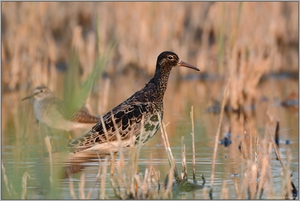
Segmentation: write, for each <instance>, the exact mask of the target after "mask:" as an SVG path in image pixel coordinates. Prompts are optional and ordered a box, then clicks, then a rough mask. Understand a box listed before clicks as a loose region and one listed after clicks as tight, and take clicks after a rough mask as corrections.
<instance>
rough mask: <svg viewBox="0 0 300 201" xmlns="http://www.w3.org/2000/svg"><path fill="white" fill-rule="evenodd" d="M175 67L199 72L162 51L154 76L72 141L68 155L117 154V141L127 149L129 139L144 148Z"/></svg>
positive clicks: (158, 118) (160, 110)
mask: <svg viewBox="0 0 300 201" xmlns="http://www.w3.org/2000/svg"><path fill="white" fill-rule="evenodd" d="M174 67H187V68H191V69H194V70H197V71H199V69H198V68H196V67H194V66H192V65H190V64H188V63H186V62H184V61H182V60H180V59H179V57H178V56H177V54H175V53H174V52H170V51H165V52H162V53H161V54H160V55H159V56H158V58H157V63H156V70H155V74H154V77H153V78H152V79H151V80H150V81H149V82H148V83H147V84H146V86H145V87H144V88H142V89H141V90H139V91H137V92H136V93H134V94H133V95H132V96H131V97H129V98H128V99H127V100H125V101H124V102H122V103H121V104H119V105H118V106H116V107H115V108H113V109H112V110H111V111H109V112H108V113H106V114H105V115H104V116H103V117H102V119H103V121H99V122H98V123H97V124H96V125H95V126H94V127H93V128H92V129H91V130H90V131H89V132H88V133H86V134H85V135H84V136H82V137H80V138H78V139H76V140H74V141H73V142H71V143H70V144H69V148H70V150H71V152H73V153H74V155H76V154H77V153H83V152H89V151H95V152H98V153H99V154H104V155H105V154H109V153H110V152H114V153H116V152H118V150H119V148H118V147H119V142H121V146H122V147H123V148H128V147H130V143H131V139H132V137H134V139H135V141H134V145H135V146H138V147H140V146H142V145H144V144H145V143H146V142H147V141H148V140H150V139H151V138H152V137H153V136H154V135H155V134H156V132H157V130H158V129H159V126H160V122H159V120H162V118H163V112H164V107H163V97H164V94H165V91H166V89H167V84H168V78H169V75H170V72H171V70H172V68H174ZM158 116H159V117H158ZM118 139H120V140H118Z"/></svg>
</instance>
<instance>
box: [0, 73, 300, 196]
mask: <svg viewBox="0 0 300 201" xmlns="http://www.w3.org/2000/svg"><path fill="white" fill-rule="evenodd" d="M119 81H120V82H122V80H119ZM140 84H141V83H139V82H138V83H136V82H135V81H134V80H131V81H129V82H128V86H133V87H132V89H131V90H128V89H126V90H124V91H122V90H121V91H122V92H120V93H119V94H113V93H111V94H109V98H108V99H109V100H110V101H109V102H108V105H107V108H111V107H113V106H114V105H116V104H118V103H119V102H121V101H122V100H124V99H125V98H127V97H128V96H129V95H131V94H132V93H133V92H134V91H135V90H137V89H139V86H140ZM276 84H278V85H280V86H281V88H280V90H281V91H282V93H281V94H282V96H285V95H286V94H287V93H288V92H287V91H288V88H289V87H290V85H291V82H290V81H288V80H281V81H277V82H276ZM294 84H297V83H295V82H293V81H292V85H294ZM212 85H214V83H212V82H211V83H204V84H203V83H199V82H197V80H192V81H182V82H181V83H180V84H179V85H178V83H177V82H175V79H172V77H171V79H170V83H169V87H168V89H167V92H166V95H165V100H164V104H165V115H164V122H165V123H168V122H169V124H168V126H167V129H166V130H167V133H168V137H169V143H170V146H171V149H172V153H173V156H174V158H175V162H176V166H177V169H178V171H179V173H180V172H181V140H182V137H184V144H185V148H186V162H187V173H188V178H189V179H192V137H191V130H192V126H191V120H190V109H191V106H193V108H194V121H195V151H196V156H195V157H196V179H197V180H198V181H199V182H200V183H202V180H201V178H200V175H204V177H205V178H206V185H205V188H206V189H198V190H196V191H194V192H177V193H178V194H174V198H175V199H205V198H208V197H207V196H208V191H209V185H210V181H211V172H212V156H213V152H214V151H213V150H214V143H215V135H216V132H217V127H218V123H219V116H220V115H219V114H212V113H208V112H206V108H207V107H209V106H210V104H209V103H210V101H211V100H210V96H211V95H210V94H209V92H211V93H214V91H212V89H213V87H214V86H212ZM270 85H274V81H271V82H269V83H268V82H265V83H263V84H262V85H261V86H260V87H261V90H262V91H264V90H266V89H267V88H268V87H270ZM117 86H119V85H118V84H117V83H116V84H113V85H112V86H111V88H110V90H111V91H118V87H117ZM220 88H221V87H220ZM220 88H219V91H220V92H219V94H220V96H219V97H222V94H223V90H224V89H223V88H221V89H220ZM130 91H131V92H130ZM268 93H270V94H271V93H272V92H267V93H262V94H264V96H266V97H269V100H270V97H271V99H272V98H274V97H272V96H271V95H270V94H268ZM112 97H114V98H112ZM100 98H101V97H100ZM220 101H221V100H220ZM274 102H276V101H273V102H272V103H267V106H268V107H271V108H273V109H274V110H276V114H277V118H278V119H279V121H280V139H281V140H290V142H291V144H289V145H285V144H280V149H279V150H280V153H281V157H282V159H283V162H284V163H285V164H286V159H287V156H289V155H290V154H291V156H292V158H291V162H290V164H289V165H290V170H293V171H295V172H294V173H293V177H292V181H293V182H294V184H295V186H296V188H297V189H298V182H299V181H298V166H299V161H298V158H299V155H298V151H299V150H298V113H297V112H295V111H292V110H290V109H288V108H284V107H281V106H276V104H273V103H274ZM3 104H5V101H4V103H3ZM259 104H261V105H259ZM259 104H258V106H257V107H258V109H257V110H256V116H255V117H254V120H255V124H254V125H255V128H253V129H254V130H256V136H257V137H259V139H260V140H262V141H261V142H263V140H264V139H265V133H266V129H267V127H266V124H267V121H266V120H261V119H263V117H265V116H266V110H264V109H261V108H264V107H265V106H264V105H263V104H265V103H259ZM270 105H271V106H270ZM27 106H28V107H27ZM3 107H4V106H3ZM19 108H20V109H19V113H21V114H19V113H15V114H11V116H10V117H9V116H4V115H3V118H5V117H6V118H8V119H7V120H5V122H8V124H9V123H10V124H12V125H13V126H12V125H11V126H10V127H9V126H6V129H4V130H2V131H3V132H2V145H3V146H2V161H3V166H4V168H5V173H6V175H7V177H8V182H9V183H8V186H9V188H10V189H13V190H11V192H10V194H11V196H10V195H9V193H7V192H6V190H5V189H6V185H5V183H3V180H2V184H4V185H2V191H3V190H5V191H4V196H5V197H6V198H9V197H15V198H19V197H20V195H21V192H25V189H27V192H26V193H24V195H25V198H27V199H51V198H52V199H72V196H71V194H70V180H69V179H68V178H67V179H56V180H55V179H54V180H55V182H54V183H55V185H56V186H55V187H54V188H53V187H49V186H47V185H46V183H47V182H46V181H48V180H49V179H48V178H49V169H48V165H47V164H46V165H45V166H46V168H45V169H43V168H41V167H42V164H43V160H41V158H43V157H45V156H46V155H47V150H46V148H45V142H44V137H45V136H46V135H47V132H46V131H44V130H41V128H40V127H39V126H37V124H36V122H35V121H34V117H33V114H32V111H31V112H30V111H29V112H28V110H30V109H32V108H30V103H21V104H20V105H19ZM26 111H27V112H26ZM14 115H15V116H14ZM17 115H19V117H18V118H20V119H21V120H22V119H26V120H24V121H26V122H25V123H24V125H22V124H21V123H20V125H18V119H16V118H17ZM11 117H14V118H15V119H13V118H11ZM21 122H22V121H21ZM228 122H229V121H228V118H227V117H226V115H225V116H224V120H223V127H222V129H221V135H220V140H221V139H223V138H224V136H223V134H222V133H225V132H228ZM22 126H23V127H22ZM11 128H14V129H11ZM271 131H272V132H274V131H275V127H274V128H273V127H272V128H271ZM234 136H242V134H238V135H234ZM240 140H241V137H235V138H233V139H232V144H231V145H230V146H228V147H225V146H224V145H219V146H218V151H217V159H216V168H215V178H214V183H213V198H215V199H219V198H220V197H221V189H222V185H223V182H224V181H225V182H226V186H227V188H228V196H229V198H232V199H234V198H237V197H236V195H237V194H236V192H235V185H236V184H239V183H238V182H240V181H241V179H242V176H243V173H244V170H245V168H246V165H245V163H246V160H245V159H244V158H243V156H242V154H240V152H239V150H238V145H239V142H240ZM52 142H53V144H52V149H53V150H54V151H56V152H58V153H59V152H60V151H62V150H63V148H62V146H61V145H63V144H66V143H67V137H66V135H64V134H62V135H60V134H54V136H53V139H52ZM56 143H57V144H56ZM150 158H152V165H153V167H154V169H155V170H157V171H159V172H160V183H161V184H163V181H164V179H165V177H166V175H167V173H168V171H169V163H168V159H167V155H166V151H165V148H164V146H163V141H162V137H161V133H160V131H159V132H158V133H157V134H156V136H155V137H153V138H152V140H151V141H150V142H148V143H147V144H146V145H145V146H143V147H142V149H141V151H140V157H139V160H138V164H139V172H140V174H141V175H143V174H144V172H145V169H146V168H149V165H150V162H149V161H150ZM44 160H48V159H44ZM125 161H126V162H127V160H125ZM98 168H99V163H98V162H94V163H88V165H87V167H85V168H84V170H83V172H84V174H85V182H84V189H85V194H86V195H87V193H88V192H89V191H90V189H92V195H91V198H92V199H95V198H98V197H99V192H98V189H99V185H100V184H99V183H97V182H96V176H97V173H98ZM271 170H272V179H273V185H274V188H273V191H274V192H275V194H276V193H277V192H280V191H281V189H282V178H281V176H280V174H281V165H280V163H279V161H277V160H276V156H275V153H274V150H272V160H271ZM25 172H27V173H28V175H29V176H30V178H29V177H28V178H27V180H26V179H25V180H24V178H23V180H22V177H23V175H24V173H25ZM81 174H82V172H81V173H77V174H74V175H73V181H72V183H73V185H74V191H75V195H76V197H77V198H78V197H79V194H80V193H79V184H80V177H81ZM38 181H39V182H40V183H42V184H43V185H42V186H40V187H39V189H37V186H38ZM22 184H23V185H24V184H26V185H25V186H27V188H25V187H24V186H23V187H22ZM239 185H240V184H239ZM12 186H13V187H12ZM43 190H45V191H43ZM14 191H15V193H14ZM105 195H106V196H107V197H108V198H114V193H113V190H112V188H111V186H110V183H109V168H108V173H107V179H106V188H105Z"/></svg>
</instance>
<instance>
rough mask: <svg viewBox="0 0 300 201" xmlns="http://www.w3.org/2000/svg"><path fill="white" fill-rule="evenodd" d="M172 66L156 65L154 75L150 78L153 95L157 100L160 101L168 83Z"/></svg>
mask: <svg viewBox="0 0 300 201" xmlns="http://www.w3.org/2000/svg"><path fill="white" fill-rule="evenodd" d="M171 69H172V68H163V69H162V68H158V67H156V71H155V75H154V77H153V78H152V79H151V80H150V82H149V84H150V83H151V84H153V85H154V90H155V92H154V93H155V96H156V99H157V101H162V100H163V97H164V94H165V91H166V89H167V85H168V79H169V75H170V72H171Z"/></svg>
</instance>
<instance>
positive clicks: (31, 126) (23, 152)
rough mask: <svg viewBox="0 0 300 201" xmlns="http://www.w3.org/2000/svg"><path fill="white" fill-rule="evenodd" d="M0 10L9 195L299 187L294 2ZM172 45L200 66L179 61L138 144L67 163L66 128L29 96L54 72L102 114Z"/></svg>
mask: <svg viewBox="0 0 300 201" xmlns="http://www.w3.org/2000/svg"><path fill="white" fill-rule="evenodd" d="M132 10H134V11H135V12H131V11H132ZM53 13H56V14H55V15H53ZM124 19H126V20H125V21H126V23H124V22H125V21H124ZM1 24H2V29H1V30H2V47H1V48H2V57H1V59H2V198H3V199H69V198H74V199H75V198H76V199H88V198H98V199H171V198H173V199H220V198H221V199H286V198H288V199H293V198H298V197H299V196H298V188H299V186H298V181H299V178H298V177H299V176H298V168H299V167H298V166H299V161H298V157H299V153H298V152H299V150H298V129H299V128H298V79H299V77H298V54H299V50H298V46H299V44H298V43H299V41H298V3H297V2H243V3H241V2H231V3H227V2H143V3H141V2H88V3H83V2H3V3H2V23H1ZM164 50H174V51H175V52H178V54H179V55H180V57H181V58H182V59H183V60H188V61H189V63H191V64H194V65H195V66H197V67H198V68H199V69H200V74H199V75H190V74H186V73H188V71H184V70H181V69H177V70H176V72H172V73H171V77H170V82H171V83H170V84H169V86H168V89H167V92H166V95H165V99H164V103H165V114H164V121H163V122H161V131H160V132H158V133H157V134H156V136H155V137H154V138H153V139H152V140H151V141H150V142H148V143H147V144H146V145H145V146H144V147H143V148H142V149H141V150H136V149H135V148H134V147H132V148H131V149H130V150H129V152H124V153H123V152H122V150H120V151H119V153H118V155H117V157H116V158H114V157H113V155H112V154H111V156H108V157H102V158H101V157H93V158H87V159H83V160H82V161H76V162H74V164H71V165H70V164H66V158H68V150H67V149H66V145H67V143H68V142H69V140H68V137H67V132H65V131H59V130H54V129H50V130H49V129H46V128H45V127H43V126H42V125H40V124H38V123H36V120H35V117H34V114H33V108H32V102H30V101H27V102H21V99H22V98H23V97H25V96H27V95H28V94H30V93H31V92H32V89H33V88H34V87H36V86H39V85H46V86H48V87H49V88H50V89H52V90H53V91H54V92H55V93H56V94H57V95H58V96H59V97H61V98H62V99H64V100H65V101H66V102H72V104H71V105H70V107H78V105H82V104H86V106H87V107H88V108H89V109H90V111H92V113H93V114H96V115H100V116H101V115H102V114H104V113H105V112H107V111H108V110H109V109H111V108H112V107H113V106H115V105H117V104H119V103H120V102H121V101H123V100H125V99H126V98H127V97H128V95H130V94H132V93H133V92H134V91H136V90H138V89H140V88H141V87H143V86H144V84H145V82H146V80H148V79H149V77H151V75H152V74H153V73H154V72H153V71H154V69H155V68H154V67H155V66H154V65H155V60H156V55H158V53H159V52H161V51H164ZM191 106H193V107H192V109H191ZM164 122H168V123H166V124H165V123H164ZM223 131H224V132H225V133H226V134H224V138H223V136H222V132H223ZM71 134H72V135H73V137H78V136H81V135H83V134H84V133H82V131H80V130H78V131H76V132H73V133H71ZM180 142H181V143H180ZM69 162H70V161H69ZM112 164H113V165H114V166H112ZM180 164H181V169H180V170H181V171H179V166H180Z"/></svg>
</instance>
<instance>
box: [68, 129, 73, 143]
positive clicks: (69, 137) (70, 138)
mask: <svg viewBox="0 0 300 201" xmlns="http://www.w3.org/2000/svg"><path fill="white" fill-rule="evenodd" d="M67 134H68V139H69V141H70V142H72V135H71V133H70V131H67Z"/></svg>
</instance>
